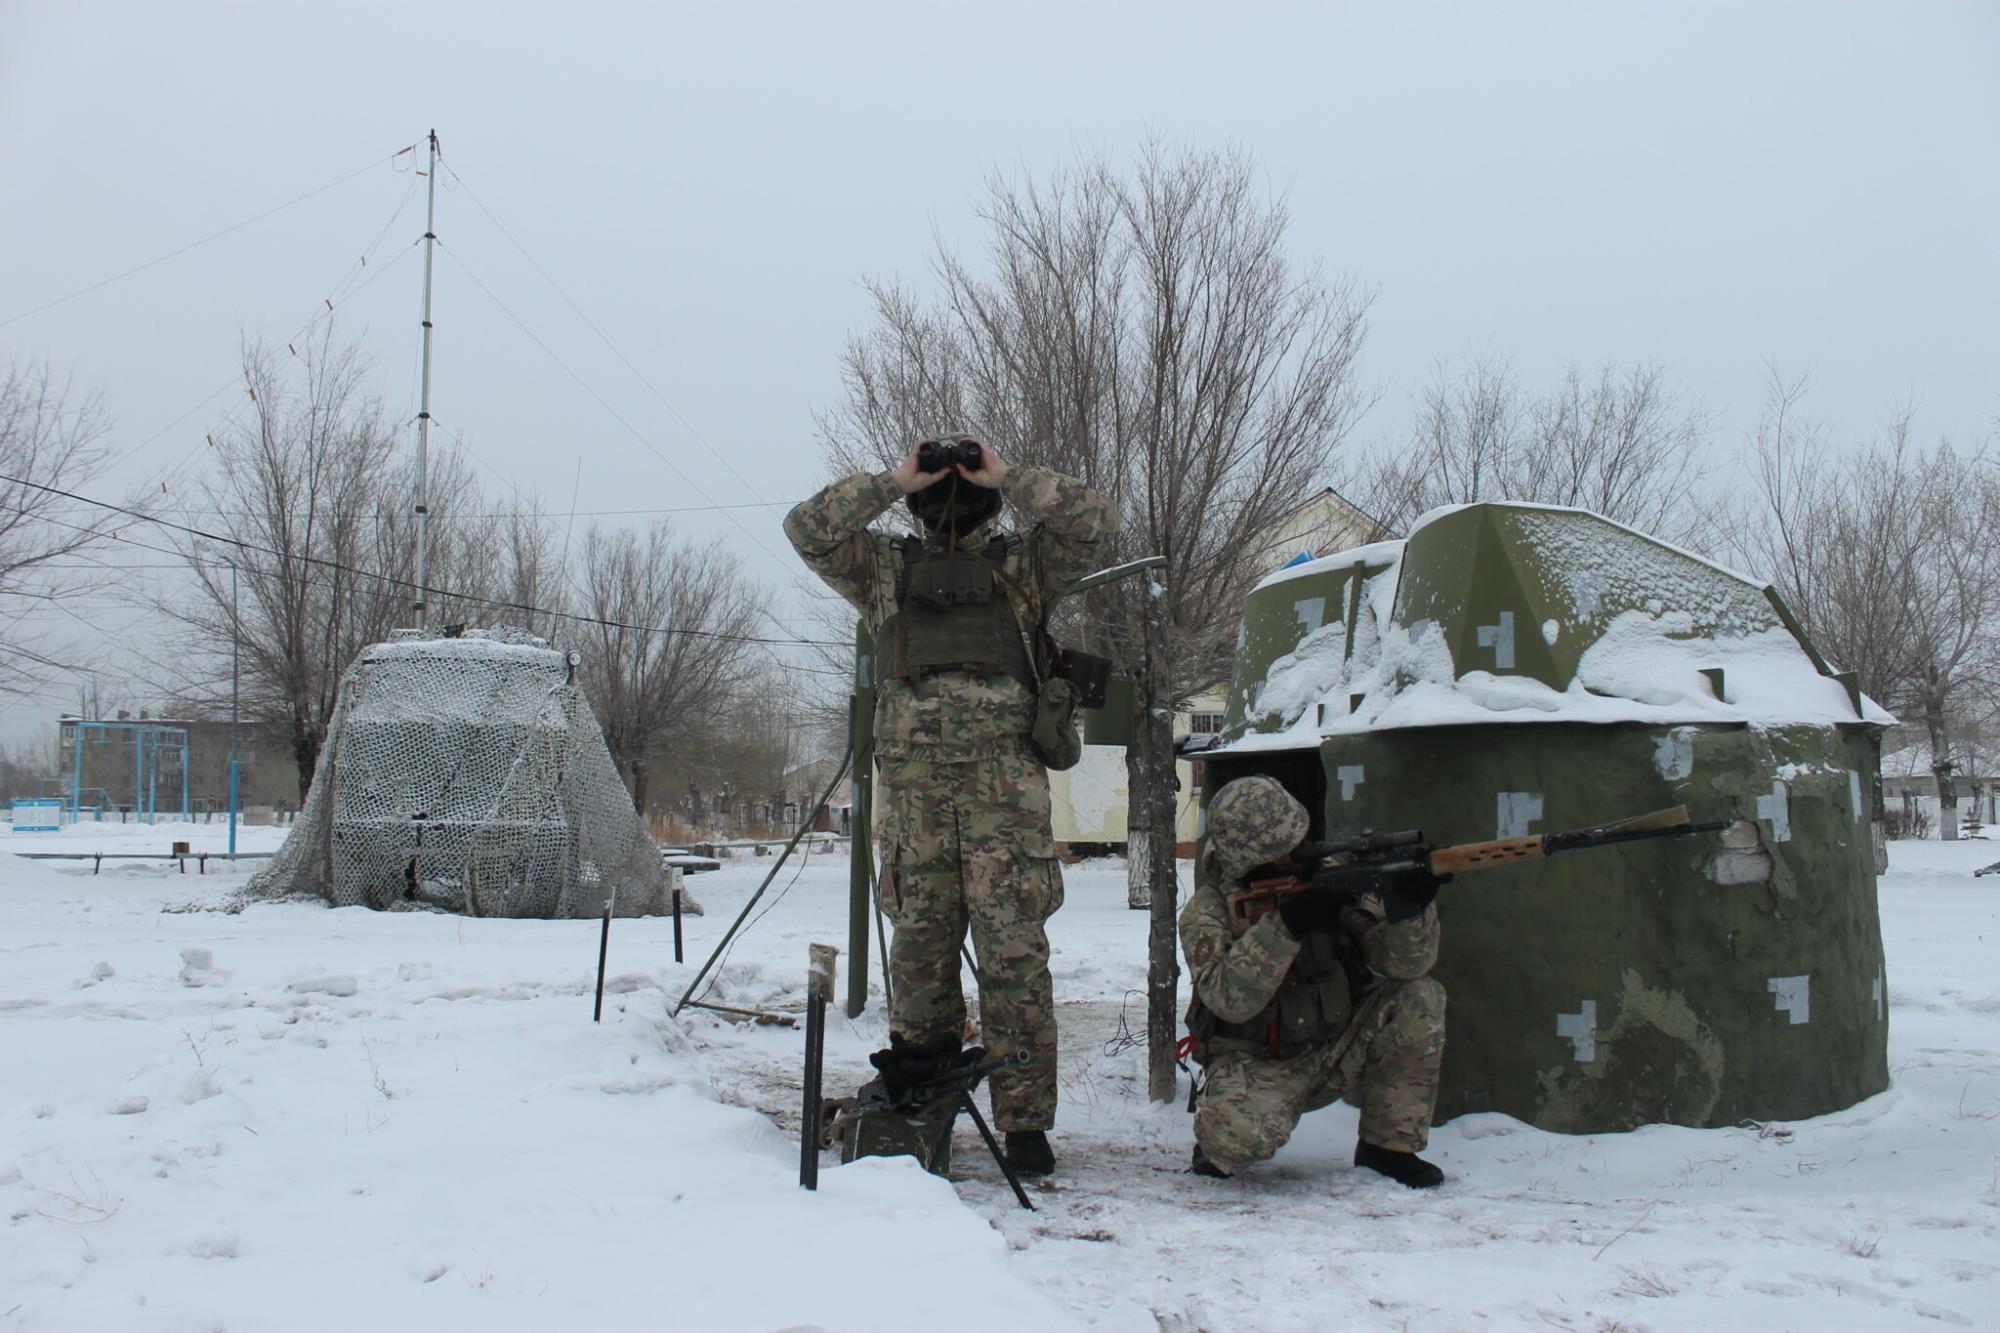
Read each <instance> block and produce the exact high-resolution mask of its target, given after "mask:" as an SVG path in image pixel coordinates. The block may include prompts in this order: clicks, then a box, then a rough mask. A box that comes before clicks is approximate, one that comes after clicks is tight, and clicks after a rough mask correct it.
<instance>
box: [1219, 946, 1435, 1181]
mask: <svg viewBox="0 0 2000 1333" xmlns="http://www.w3.org/2000/svg"><path fill="white" fill-rule="evenodd" d="M1380 984H1381V986H1382V990H1380V991H1379V992H1376V993H1375V994H1373V995H1371V996H1370V998H1369V999H1368V1000H1366V1001H1364V1002H1363V1005H1362V1009H1361V1011H1360V1012H1359V1013H1358V1014H1357V1015H1356V1016H1355V1027H1351V1028H1350V1029H1349V1031H1350V1032H1351V1033H1352V1035H1353V1038H1354V1040H1353V1041H1352V1042H1351V1043H1348V1044H1347V1049H1346V1050H1345V1051H1344V1052H1341V1053H1340V1055H1339V1058H1338V1059H1336V1058H1335V1053H1336V1052H1337V1051H1339V1050H1340V1047H1341V1045H1342V1043H1341V1042H1338V1041H1334V1042H1328V1043H1327V1044H1326V1045H1325V1046H1322V1047H1320V1048H1319V1049H1318V1050H1316V1051H1310V1052H1308V1053H1306V1054H1305V1055H1301V1056H1296V1057H1294V1058H1292V1059H1289V1060H1272V1059H1269V1058H1266V1057H1262V1056H1257V1055H1253V1054H1250V1053H1248V1052H1244V1051H1230V1052H1226V1053H1224V1054H1221V1055H1218V1056H1216V1057H1215V1058H1214V1059H1213V1060H1211V1061H1209V1063H1208V1085H1207V1087H1206V1088H1205V1089H1204V1090H1203V1092H1202V1094H1201V1109H1200V1110H1198V1111H1197V1112H1196V1113H1195V1117H1194V1137H1195V1141H1196V1142H1198V1143H1200V1144H1201V1150H1202V1152H1204V1153H1206V1154H1207V1155H1208V1159H1209V1160H1210V1161H1211V1162H1214V1163H1215V1164H1216V1165H1217V1166H1219V1167H1221V1168H1222V1169H1223V1170H1224V1171H1232V1172H1233V1171H1237V1170H1240V1169H1241V1168H1243V1167H1246V1166H1248V1165H1250V1164H1251V1163H1252V1162H1262V1161H1265V1160H1267V1159H1269V1158H1270V1157H1271V1156H1272V1155H1273V1154H1275V1153H1276V1152H1277V1151H1278V1149H1280V1148H1282V1147H1284V1146H1285V1141H1286V1140H1287V1139H1289V1138H1291V1136H1292V1130H1293V1129H1295V1128H1296V1127H1297V1126H1298V1123H1299V1117H1300V1116H1302V1115H1304V1114H1305V1113H1306V1112H1307V1111H1316V1110H1318V1109H1319V1108H1320V1107H1322V1106H1327V1105H1331V1104H1332V1103H1333V1101H1334V1100H1335V1099H1336V1098H1341V1097H1345V1099H1346V1100H1347V1101H1348V1102H1349V1103H1350V1104H1351V1105H1354V1106H1358V1107H1360V1108H1361V1138H1362V1139H1363V1140H1364V1141H1366V1142H1368V1143H1372V1144H1375V1145H1376V1146H1377V1147H1380V1148H1390V1149H1393V1150H1395V1151H1397V1152H1416V1151H1418V1150H1419V1149H1421V1148H1422V1147H1423V1146H1424V1144H1425V1143H1427V1142H1429V1141H1430V1129H1431V1114H1432V1112H1434V1111H1435V1110H1436V1109H1437V1089H1438V1067H1439V1065H1440V1064H1441V1063H1442V1061H1443V1059H1444V987H1443V986H1441V985H1439V984H1438V983H1437V982H1435V981H1433V980H1431V979H1430V978H1429V977H1419V978H1417V979H1416V980H1414V981H1384V982H1382V983H1380ZM1356 1028H1358V1030H1356Z"/></svg>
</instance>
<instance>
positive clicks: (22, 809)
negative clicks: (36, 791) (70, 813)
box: [14, 796, 63, 833]
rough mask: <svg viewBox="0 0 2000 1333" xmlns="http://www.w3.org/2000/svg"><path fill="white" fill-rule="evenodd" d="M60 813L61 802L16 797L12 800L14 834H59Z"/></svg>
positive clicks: (45, 798)
mask: <svg viewBox="0 0 2000 1333" xmlns="http://www.w3.org/2000/svg"><path fill="white" fill-rule="evenodd" d="M62 813H63V803H62V802H61V801H58V800H55V799H53V798H50V797H46V796H39V797H34V796H29V797H23V796H17V797H15V798H14V832H16V833H56V832H60V831H61V829H62Z"/></svg>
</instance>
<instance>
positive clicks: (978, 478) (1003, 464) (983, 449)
mask: <svg viewBox="0 0 2000 1333" xmlns="http://www.w3.org/2000/svg"><path fill="white" fill-rule="evenodd" d="M977 443H978V445H979V466H978V467H977V468H969V467H967V466H966V465H965V464H963V463H960V464H959V465H958V475H959V476H961V477H964V478H965V479H966V480H967V481H969V482H972V483H973V484H974V485H976V486H984V487H986V488H987V489H989V490H996V491H997V490H999V489H1000V483H1001V482H1002V481H1003V480H1005V479H1006V476H1007V461H1006V460H1005V459H1003V458H1001V457H1000V455H998V454H996V453H994V452H993V446H992V445H990V444H988V443H987V442H986V441H984V440H979V441H977Z"/></svg>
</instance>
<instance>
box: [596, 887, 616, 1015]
mask: <svg viewBox="0 0 2000 1333" xmlns="http://www.w3.org/2000/svg"><path fill="white" fill-rule="evenodd" d="M617 901H618V890H617V889H613V890H611V896H610V897H609V898H606V899H605V900H604V930H603V933H601V934H600V935H598V937H597V1003H596V1004H595V1005H593V1006H592V1007H591V1010H590V1021H591V1022H593V1023H597V1022H601V1021H603V1018H604V958H605V955H606V954H608V953H610V952H611V906H612V904H613V903H615V902H617Z"/></svg>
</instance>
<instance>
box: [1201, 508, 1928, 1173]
mask: <svg viewBox="0 0 2000 1333" xmlns="http://www.w3.org/2000/svg"><path fill="white" fill-rule="evenodd" d="M1891 720H1892V719H1891V718H1890V717H1889V716H1888V714H1886V713H1884V712H1883V711H1882V710H1881V709H1880V708H1878V707H1877V706H1876V705H1875V704H1874V703H1872V702H1871V701H1870V700H1868V699H1866V698H1865V697H1863V696H1862V695H1861V694H1860V692H1859V691H1858V689H1857V688H1856V686H1855V684H1854V680H1853V677H1852V676H1851V675H1847V674H1843V673H1836V672H1834V671H1833V670H1832V669H1831V668H1829V667H1828V665H1827V664H1826V663H1825V662H1824V661H1823V660H1822V659H1821V658H1820V656H1819V654H1818V652H1817V651H1816V650H1815V649H1814V648H1813V646H1812V644H1811V642H1810V641H1809V640H1808V639H1807V638H1806V636H1805V634H1804V633H1803V631H1802V630H1801V629H1800V628H1799V626H1798V625H1797V623H1796V622H1795V621H1794V620H1793V618H1792V616H1791V614H1790V612H1789V611H1788V610H1787V609H1786V608H1785V606H1784V604H1783V603H1782V602H1781V601H1780V600H1779V599H1778V597H1777V595H1776V593H1775V592H1773V591H1772V590H1771V589H1770V588H1768V587H1767V586H1765V585H1762V584H1759V583H1757V582H1755V581H1752V580H1750V579H1746V578H1744V577H1743V576H1741V575H1739V574H1735V573H1732V572H1730V571H1728V570H1725V569H1722V568H1721V567H1719V566H1716V565H1713V564H1711V563H1709V562H1707V561H1705V560H1701V559H1699V558H1697V557H1695V556H1691V555H1689V554H1687V553H1685V552H1682V551H1679V550H1676V549H1674V548H1673V547H1670V546H1667V545H1665V544H1664V543H1661V542H1657V541H1654V540H1652V539H1651V538H1648V537H1646V536H1644V535H1642V534H1640V533H1637V532H1634V531H1632V530H1631V529H1629V528H1625V527H1623V526H1620V525H1619V524H1616V523H1612V522H1610V521H1609V520H1606V519H1603V518H1600V517H1598V516H1597V515H1595V514H1589V513H1585V512H1582V511H1579V510H1569V509H1557V508H1549V507H1540V506H1530V505H1514V504H1482V505H1471V506H1466V507H1463V508H1457V509H1448V510H1439V511H1436V512H1434V513H1433V514H1431V515H1428V516H1427V517H1426V518H1425V519H1424V520H1422V521H1420V522H1419V524H1418V525H1417V528H1416V530H1415V531H1414V532H1413V533H1412V534H1411V536H1410V537H1409V539H1408V540H1407V541H1405V542H1397V543H1383V544H1378V545H1374V546H1367V547H1362V548H1359V549H1357V550H1353V551H1349V552H1345V553H1343V554H1339V555H1334V556H1329V557H1325V558H1322V559H1319V560H1315V561H1312V562H1310V563H1307V564H1303V565H1298V566H1295V567H1292V568H1288V569H1285V570H1281V571H1279V572H1278V573H1276V574H1274V575H1272V576H1271V577H1270V578H1268V579H1266V580H1265V582H1264V583H1263V584H1262V585H1260V586H1259V587H1258V589H1257V590H1256V591H1255V592H1253V593H1252V594H1251V596H1250V597H1249V599H1248V601H1247V602H1246V604H1245V608H1244V628H1243V633H1242V636H1241V638H1240V640H1239V643H1238V654H1237V662H1236V670H1235V675H1234V678H1233V680H1232V682H1231V687H1230V693H1229V700H1228V719H1227V725H1226V728H1225V731H1224V733H1223V738H1222V743H1221V745H1220V746H1218V747H1217V748H1215V749H1213V750H1211V751H1209V752H1208V753H1207V754H1206V755H1204V756H1203V758H1204V759H1205V760H1206V762H1207V765H1208V774H1207V776H1206V777H1205V779H1204V782H1203V788H1204V790H1205V791H1214V790H1216V789H1218V788H1219V787H1221V786H1222V784H1223V783H1225V782H1227V781H1229V780H1230V779H1232V778H1235V777H1240V776H1244V775H1246V774H1250V773H1268V774H1270V775H1272V776H1274V777H1277V778H1279V779H1280V780H1281V781H1283V782H1284V783H1285V784H1286V786H1287V787H1288V788H1289V789H1290V790H1291V791H1292V792H1293V793H1294V794H1295V795H1296V796H1298V797H1299V799H1300V800H1302V801H1303V802H1304V803H1305V805H1306V807H1307V809H1308V810H1310V811H1312V812H1313V814H1314V823H1313V828H1312V830H1311V832H1310V833H1309V835H1308V836H1309V837H1311V838H1313V839H1321V838H1336V837H1346V836H1351V835H1353V834H1356V833H1359V832H1361V831H1362V830H1371V829H1372V830H1377V831H1383V830H1390V829H1409V828H1420V829H1422V830H1423V833H1424V836H1425V839H1426V840H1427V841H1429V842H1433V843H1458V842H1475V841H1479V840H1483V839H1494V838H1510V837H1520V836H1523V835H1527V834H1536V833H1549V832H1556V831H1559V830H1563V829H1578V828H1586V827H1590V826H1595V825H1601V824H1606V823H1609V822H1612V821H1615V820H1618V819H1621V818H1624V817H1627V816H1632V815H1637V814H1642V813H1645V812H1648V811H1654V810H1658V809H1660V808H1662V807H1668V806H1679V805H1685V806H1687V807H1688V808H1689V810H1690V811H1691V812H1692V815H1693V817H1694V818H1695V819H1697V820H1703V821H1711V820H1737V821H1741V822H1740V823H1739V824H1738V825H1737V826H1736V828H1735V829H1734V830H1733V831H1732V832H1731V833H1729V834H1728V835H1725V836H1704V837H1693V838H1682V839H1674V840H1667V841H1658V842H1646V843H1639V844H1633V845H1629V846H1624V847H1619V848H1615V849H1599V850H1593V851H1589V852H1584V853H1580V854H1578V855H1575V856H1568V857H1563V858H1559V859H1556V860H1551V861H1537V862H1532V863H1527V864H1522V865H1508V866H1503V867H1500V868H1497V869H1493V870H1490V871H1485V872H1482V873H1480V874H1478V875H1467V876H1461V877H1460V878H1459V879H1458V880H1457V881H1454V882H1453V883H1451V884H1448V885H1446V886H1445V888H1444V890H1443V892H1442V895H1441V896H1440V898H1439V900H1438V903H1439V911H1440V914H1441V917H1442V920H1443V923H1444V931H1443V934H1444V943H1443V952H1442V954H1441V956H1440V959H1439V961H1438V964H1437V966H1436V968H1435V969H1434V971H1433V975H1434V976H1435V977H1436V978H1437V979H1438V980H1440V981H1441V982H1443V983H1444V985H1445V988H1446V990H1447V991H1448V992H1449V994H1450V996H1451V1002H1450V1006H1449V1013H1448V1025H1449V1026H1448V1033H1447V1045H1446V1051H1445V1062H1444V1071H1443V1085H1442V1090H1441V1093H1440V1099H1439V1107H1438V1115H1439V1118H1440V1119H1444V1118H1448V1117H1451V1116H1455V1115H1463V1114H1466V1113H1469V1112H1474V1111H1502V1112H1506V1113H1508V1114H1510V1115H1514V1116H1517V1117H1519V1118H1521V1119H1523V1120H1526V1121H1529V1122H1530V1123H1532V1124H1535V1125H1538V1126H1540V1127H1542V1128H1546V1129H1552V1130H1561V1131H1567V1132H1577V1133H1583V1132H1597V1131H1606V1130H1620V1129H1629V1128H1632V1127H1633V1126H1636V1125H1641V1124H1646V1123H1650V1122H1660V1121H1664V1122H1673V1123H1679V1124H1687V1125H1723V1124H1733V1123H1736V1122H1737V1121H1740V1120H1743V1119H1745V1118H1756V1119H1760V1120H1761V1119H1795V1118H1800V1117H1805V1116H1812V1115H1818V1114H1822V1113H1824V1112H1827V1111H1833V1110H1837V1109H1839V1108H1842V1107H1845V1106H1850V1105H1852V1104H1853V1103H1855V1102H1856V1101H1859V1100H1860V1099H1862V1098H1864V1097H1867V1096H1869V1095H1871V1094H1873V1093H1876V1092H1879V1091H1881V1090H1882V1089H1883V1088H1884V1087H1886V1086H1887V1084H1888V1067H1887V1041H1888V1021H1887V995H1886V990H1885V986H1886V979H1885V977H1884V974H1883V966H1882V938H1881V929H1880V923H1879V919H1878V916H1877V911H1876V898H1875V873H1876V857H1875V847H1876V842H1875V838H1876V832H1875V824H1874V813H1875V808H1876V803H1875V787H1876V780H1877V768H1878V756H1879V746H1880V734H1881V730H1882V728H1883V727H1884V726H1886V725H1887V724H1888V723H1889V722H1890V721H1891Z"/></svg>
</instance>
